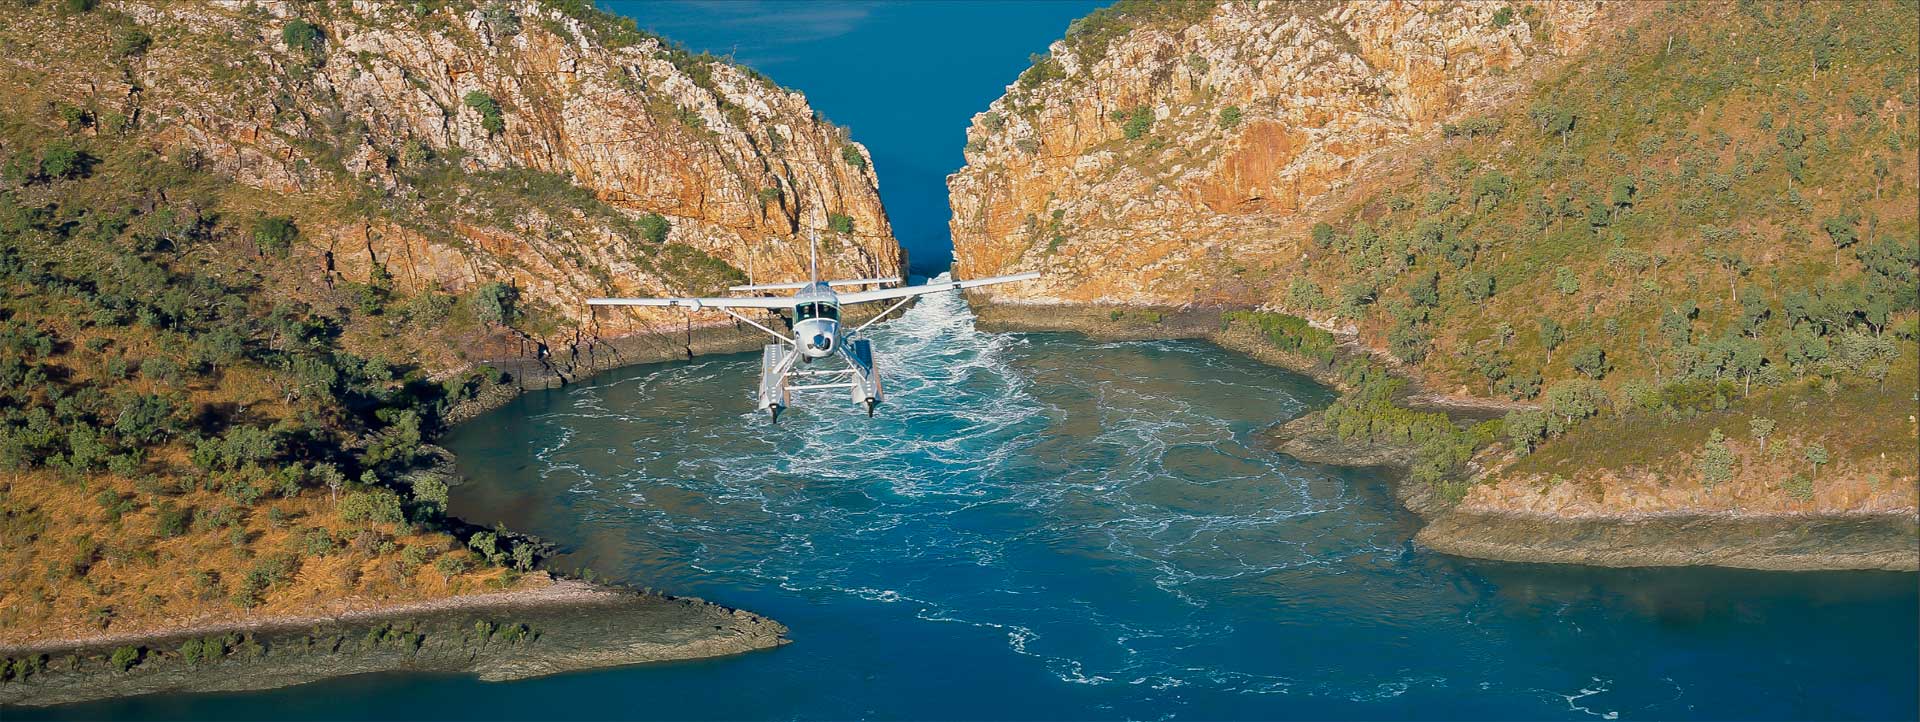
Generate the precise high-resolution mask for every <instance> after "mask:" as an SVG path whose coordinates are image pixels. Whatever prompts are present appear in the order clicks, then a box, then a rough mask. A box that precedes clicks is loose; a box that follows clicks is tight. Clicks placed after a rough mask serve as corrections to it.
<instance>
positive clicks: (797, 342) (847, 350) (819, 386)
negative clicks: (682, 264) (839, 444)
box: [587, 233, 1040, 422]
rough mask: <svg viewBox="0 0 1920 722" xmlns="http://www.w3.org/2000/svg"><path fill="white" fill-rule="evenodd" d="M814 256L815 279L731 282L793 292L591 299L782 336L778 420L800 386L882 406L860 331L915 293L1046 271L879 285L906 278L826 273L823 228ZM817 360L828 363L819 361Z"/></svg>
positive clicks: (764, 365) (774, 409) (775, 352)
mask: <svg viewBox="0 0 1920 722" xmlns="http://www.w3.org/2000/svg"><path fill="white" fill-rule="evenodd" d="M809 256H810V260H809V261H808V268H809V272H808V273H809V279H810V280H808V281H805V282H797V283H768V284H749V285H744V286H731V287H728V289H727V290H728V291H730V292H735V293H752V292H766V291H794V294H793V295H792V296H767V295H761V296H740V297H722V298H590V299H587V303H588V304H589V305H591V306H668V307H678V308H685V309H687V310H688V311H689V312H695V311H704V310H708V309H713V310H717V311H721V312H724V313H726V314H727V315H729V316H732V317H734V318H735V319H738V320H739V321H741V322H743V323H746V324H747V325H749V326H752V327H754V328H757V329H759V330H761V331H763V332H765V333H766V334H767V335H768V336H772V337H773V338H774V339H775V340H776V342H775V343H770V344H767V345H766V346H764V347H763V348H762V351H761V354H760V388H759V393H758V409H759V410H760V411H765V412H767V415H768V419H769V420H770V421H773V422H778V421H779V420H780V412H781V411H783V410H785V409H786V408H787V407H788V406H790V405H792V403H793V401H792V396H793V392H795V391H819V390H827V389H848V390H849V393H850V394H851V396H852V398H853V402H854V403H855V404H863V405H865V406H866V409H867V416H869V417H871V416H873V410H874V408H875V407H877V406H879V405H880V402H881V401H883V400H885V399H886V387H885V384H883V383H882V382H881V378H880V367H879V366H878V365H877V364H876V363H875V361H874V354H873V343H872V341H871V340H870V339H866V338H861V337H860V332H862V331H865V330H866V329H867V327H868V326H872V325H873V324H874V323H875V322H878V321H879V320H880V319H883V318H886V317H887V315H888V314H891V313H893V312H894V311H897V310H899V309H900V307H902V306H905V305H906V304H907V302H908V301H911V300H913V299H914V298H917V297H920V296H925V295H928V294H932V293H944V292H952V291H960V290H963V289H968V288H977V287H980V286H989V285H993V284H996V283H1013V282H1016V281H1031V280H1033V279H1036V278H1039V277H1040V274H1039V273H1038V272H1028V273H1016V274H1013V275H1009V276H994V277H992V278H977V279H972V280H966V281H942V282H939V283H926V284H921V285H918V286H896V287H894V288H878V286H884V285H887V284H898V283H901V282H902V279H900V278H898V277H892V278H850V279H843V280H833V281H822V280H820V237H819V234H818V233H815V234H814V235H813V240H812V250H811V252H810V254H809ZM857 286H875V287H876V288H873V289H871V290H865V291H855V290H849V291H846V292H842V291H839V290H836V289H841V288H850V287H857ZM880 301H893V302H894V303H893V305H892V306H889V307H887V309H886V310H884V311H881V312H880V313H879V314H877V315H875V316H873V317H872V318H869V319H867V321H866V322H865V323H862V324H860V325H859V326H855V327H852V328H848V327H847V326H846V325H844V324H842V323H841V321H840V309H842V308H845V307H847V306H855V305H859V304H863V303H876V302H880ZM750 308H759V309H768V310H772V311H775V312H779V311H786V312H788V313H789V314H790V315H787V316H785V320H786V322H787V327H788V328H789V329H790V331H791V333H792V334H793V335H792V336H787V335H786V334H783V333H780V332H779V331H775V330H773V329H772V328H769V327H768V326H766V325H765V324H762V323H760V322H759V321H755V320H753V319H751V318H748V317H747V316H746V315H744V314H742V313H740V310H741V309H750ZM829 359H832V360H833V361H830V360H829ZM834 361H837V362H838V364H837V365H838V366H839V367H838V368H831V366H834V365H835V364H834ZM816 362H819V363H820V364H821V366H820V367H815V364H816Z"/></svg>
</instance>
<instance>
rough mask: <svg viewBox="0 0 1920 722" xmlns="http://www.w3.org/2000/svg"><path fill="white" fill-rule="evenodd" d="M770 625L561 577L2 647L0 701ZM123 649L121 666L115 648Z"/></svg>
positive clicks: (674, 642)
mask: <svg viewBox="0 0 1920 722" xmlns="http://www.w3.org/2000/svg"><path fill="white" fill-rule="evenodd" d="M786 633H787V628H786V627H784V626H782V625H781V624H780V623H779V622H775V621H773V620H771V619H767V618H765V617H761V616H759V615H755V614H752V613H750V612H745V611H740V610H736V609H730V608H727V607H724V606H720V605H718V604H712V603H709V602H705V601H701V600H699V599H693V598H688V597H679V598H676V597H671V596H665V595H660V594H653V593H646V592H638V591H632V590H627V589H619V588H613V587H605V586H597V585H592V584H587V583H584V582H578V581H560V582H555V583H553V584H550V585H548V586H545V587H542V588H539V589H534V590H528V591H519V592H504V593H498V594H476V595H467V596H462V597H452V598H448V599H441V600H434V601H432V602H427V603H422V604H416V605H408V606H403V607H399V608H391V609H385V610H375V611H368V612H360V613H354V614H349V615H345V616H340V617H313V618H279V619H264V620H258V621H254V622H251V623H246V624H232V625H220V626H209V627H204V628H197V629H192V630H186V631H182V632H176V633H173V634H170V635H167V636H161V637H155V638H150V639H144V640H135V641H127V640H112V641H107V642H94V643H89V644H81V645H70V646H59V645H56V646H44V647H31V648H0V659H11V660H27V661H28V664H27V665H26V668H30V669H31V671H27V672H26V673H25V674H24V677H23V676H22V674H21V673H20V671H18V670H22V669H23V668H22V667H21V665H19V663H18V662H15V663H14V664H13V665H12V666H13V668H14V669H15V670H16V671H15V672H14V673H12V674H9V675H8V676H7V680H6V681H4V682H0V704H6V705H26V706H45V705H55V704H68V703H73V702H84V701H88V700H96V699H105V698H109V697H124V696H130V695H139V694H154V693H163V692H231V691H241V690H256V689H271V688H275V687H286V686H291V685H296V684H305V683H307V682H313V681H316V680H320V679H325V678H329V677H338V676H343V675H349V674H363V673H368V672H397V671H405V672H441V673H468V674H473V675H475V676H477V677H479V678H480V679H482V680H486V681H507V680H515V679H526V678H529V677H539V676H544V675H549V674H557V673H560V672H568V671H575V670H583V669H595V668H602V667H614V666H622V665H629V664H640V663H644V662H659V661H668V660H679V659H698V658H703V657H717V656H724V655H730V654H738V653H741V652H748V651H752V650H756V649H766V648H769V647H775V646H779V645H781V644H785V643H786V642H787V639H786V637H785V635H786ZM122 649H131V650H134V651H133V652H132V653H131V654H132V655H133V656H132V657H131V658H130V661H131V664H130V665H127V666H126V668H125V669H124V670H123V669H122V668H121V666H122V663H124V662H126V661H129V658H127V657H125V656H124V655H126V654H128V653H126V652H121V654H122V655H123V656H122V657H121V658H120V659H119V660H118V661H116V658H115V652H116V650H122Z"/></svg>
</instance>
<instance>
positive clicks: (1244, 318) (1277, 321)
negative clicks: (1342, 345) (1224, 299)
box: [1224, 311, 1337, 363]
mask: <svg viewBox="0 0 1920 722" xmlns="http://www.w3.org/2000/svg"><path fill="white" fill-rule="evenodd" d="M1224 318H1225V319H1226V321H1227V323H1229V324H1233V323H1245V324H1248V325H1251V326H1253V327H1254V328H1255V329H1258V330H1259V331H1260V334H1261V335H1263V336H1265V337H1266V338H1267V341H1268V342H1269V343H1272V344H1273V346H1274V348H1278V349H1280V350H1282V351H1294V352H1298V353H1301V354H1304V355H1307V356H1311V357H1313V358H1315V359H1319V360H1320V362H1321V363H1328V362H1331V361H1332V360H1333V356H1334V347H1335V346H1336V345H1337V341H1336V339H1334V337H1333V334H1331V333H1327V332H1326V331H1322V330H1320V329H1317V328H1314V327H1313V326H1312V325H1311V324H1309V323H1307V320H1306V319H1303V318H1300V317H1298V316H1289V315H1287V314H1284V313H1271V312H1268V311H1231V312H1228V313H1227V314H1226V315H1225V316H1224Z"/></svg>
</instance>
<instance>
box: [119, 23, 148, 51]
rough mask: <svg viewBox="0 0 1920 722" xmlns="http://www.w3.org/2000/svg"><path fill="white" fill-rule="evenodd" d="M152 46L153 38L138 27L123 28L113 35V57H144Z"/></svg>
mask: <svg viewBox="0 0 1920 722" xmlns="http://www.w3.org/2000/svg"><path fill="white" fill-rule="evenodd" d="M152 45H153V36H151V35H148V34H147V31H145V30H141V29H140V28H139V27H137V26H131V25H129V26H126V27H122V28H120V29H118V30H116V31H114V33H113V55H114V57H117V58H131V57H134V56H136V55H144V54H145V53H146V52H147V48H148V47H151V46H152Z"/></svg>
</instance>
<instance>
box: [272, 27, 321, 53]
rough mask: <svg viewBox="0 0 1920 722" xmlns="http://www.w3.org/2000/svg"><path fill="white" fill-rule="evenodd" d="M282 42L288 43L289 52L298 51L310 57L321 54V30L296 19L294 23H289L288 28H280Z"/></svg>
mask: <svg viewBox="0 0 1920 722" xmlns="http://www.w3.org/2000/svg"><path fill="white" fill-rule="evenodd" d="M280 41H281V42H284V43H286V44H287V49H289V50H298V51H302V52H305V53H307V54H309V55H312V54H317V53H319V52H320V41H321V33H320V28H318V27H316V26H314V24H313V23H310V22H307V21H305V20H301V19H298V18H295V19H294V21H293V22H290V23H287V25H286V27H283V28H280Z"/></svg>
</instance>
